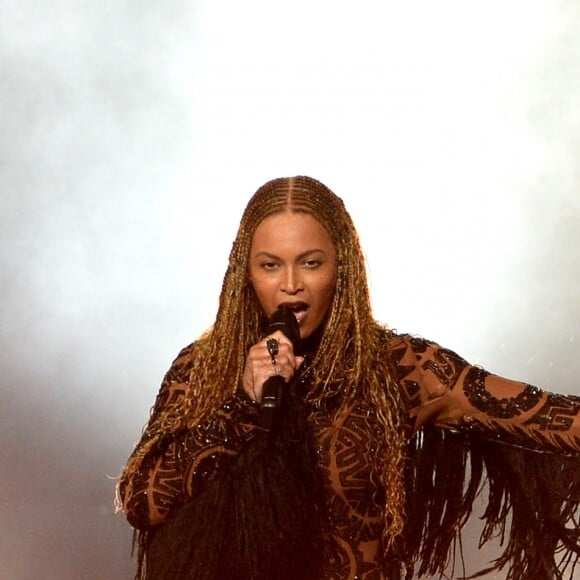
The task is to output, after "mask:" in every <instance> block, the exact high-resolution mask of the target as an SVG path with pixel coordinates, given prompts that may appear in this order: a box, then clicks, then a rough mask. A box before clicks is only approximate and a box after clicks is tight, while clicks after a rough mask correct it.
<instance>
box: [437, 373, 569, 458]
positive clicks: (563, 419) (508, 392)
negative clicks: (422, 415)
mask: <svg viewBox="0 0 580 580" xmlns="http://www.w3.org/2000/svg"><path fill="white" fill-rule="evenodd" d="M450 395H451V398H450V401H449V403H448V405H447V409H446V411H445V412H444V413H442V414H441V416H440V417H438V420H437V423H438V424H439V425H442V426H451V427H453V426H456V427H458V428H460V429H461V430H467V431H473V432H477V433H479V434H481V435H483V436H486V437H489V438H493V439H495V440H498V441H503V442H505V443H509V444H511V445H517V446H520V447H525V448H527V449H532V450H535V451H549V452H557V453H565V454H580V397H576V396H573V395H567V396H565V395H557V394H553V393H548V392H545V391H542V390H541V389H539V388H537V387H534V386H532V385H528V384H525V383H521V382H518V381H511V380H508V379H504V378H502V377H498V376H495V375H492V374H490V373H488V372H486V371H485V370H483V369H481V368H478V367H469V368H467V369H466V370H465V372H464V373H463V375H462V377H461V380H460V381H459V382H458V384H457V385H456V386H455V387H454V389H453V390H452V391H451V394H450Z"/></svg>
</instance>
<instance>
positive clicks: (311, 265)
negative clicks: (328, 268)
mask: <svg viewBox="0 0 580 580" xmlns="http://www.w3.org/2000/svg"><path fill="white" fill-rule="evenodd" d="M321 264H322V262H321V261H320V260H314V259H310V260H305V261H304V266H305V267H306V268H308V269H309V270H315V269H316V268H318V267H320V265H321Z"/></svg>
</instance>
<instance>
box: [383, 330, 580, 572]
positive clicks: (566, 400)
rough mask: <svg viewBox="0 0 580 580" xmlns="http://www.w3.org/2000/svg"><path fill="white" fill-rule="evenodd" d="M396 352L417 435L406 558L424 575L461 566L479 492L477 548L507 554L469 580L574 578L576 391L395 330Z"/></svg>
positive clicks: (578, 538)
mask: <svg viewBox="0 0 580 580" xmlns="http://www.w3.org/2000/svg"><path fill="white" fill-rule="evenodd" d="M389 355H390V359H391V361H392V363H393V366H392V372H393V378H394V380H395V382H396V384H397V386H398V388H399V389H400V392H401V394H402V397H403V400H404V403H405V407H406V410H407V413H408V416H409V418H410V424H411V428H412V432H413V434H414V435H415V436H414V437H411V438H410V440H409V461H408V467H407V470H406V481H407V505H406V514H407V523H406V531H405V553H406V559H407V562H409V563H410V566H411V568H413V566H416V568H417V577H422V576H423V575H426V574H443V573H446V572H447V571H448V570H447V567H448V566H450V567H451V568H453V563H454V562H455V561H456V556H457V554H456V552H455V547H456V546H459V550H460V552H461V546H462V531H463V527H464V525H465V524H466V522H467V521H468V520H469V518H470V515H471V513H472V510H473V509H474V505H475V500H476V498H479V501H480V502H482V506H483V508H482V513H481V520H482V522H483V529H482V531H481V535H480V543H479V548H481V547H482V546H483V545H485V544H487V543H488V542H490V541H491V540H492V539H494V538H495V539H499V543H500V547H501V551H500V553H499V555H498V556H497V557H496V558H495V559H494V560H493V561H492V562H490V563H489V566H488V567H487V568H485V569H484V570H482V571H481V572H479V573H478V574H476V575H474V576H470V577H476V576H477V577H479V576H481V575H484V574H487V573H490V572H497V571H504V572H505V573H506V575H505V577H506V578H507V580H519V579H520V578H534V579H537V580H555V579H557V580H564V579H567V578H571V577H573V574H574V568H575V566H576V564H577V563H578V562H580V528H579V527H578V521H579V520H578V517H579V516H580V418H579V414H580V398H579V397H577V396H573V395H568V396H564V395H556V394H552V393H548V392H544V391H542V390H541V389H539V388H537V387H534V386H532V385H528V384H525V383H521V382H517V381H512V380H509V379H504V378H501V377H498V376H496V375H493V374H491V373H489V372H487V371H485V370H484V369H482V368H480V367H477V366H473V365H470V364H469V363H467V362H466V361H465V360H464V359H462V358H461V357H459V356H458V355H457V354H455V353H454V352H452V351H450V350H447V349H445V348H442V347H440V346H439V345H437V344H435V343H433V342H429V341H426V340H423V339H419V338H414V337H411V336H407V335H402V336H393V338H392V340H391V344H390V349H389ZM460 558H462V556H461V554H460ZM413 577H415V576H413Z"/></svg>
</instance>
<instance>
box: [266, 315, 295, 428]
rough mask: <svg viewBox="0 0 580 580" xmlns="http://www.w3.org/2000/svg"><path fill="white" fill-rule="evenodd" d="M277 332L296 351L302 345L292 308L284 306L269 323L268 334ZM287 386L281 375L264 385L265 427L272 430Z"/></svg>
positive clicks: (270, 379)
mask: <svg viewBox="0 0 580 580" xmlns="http://www.w3.org/2000/svg"><path fill="white" fill-rule="evenodd" d="M277 330H281V331H282V332H283V333H284V334H285V335H286V336H287V337H288V339H290V342H291V343H292V347H293V348H294V350H295V351H296V350H297V349H298V347H299V343H300V327H299V326H298V321H297V320H296V316H294V313H293V312H292V310H290V308H288V307H287V306H282V307H281V308H278V310H276V312H274V314H272V317H271V318H270V321H269V322H268V331H267V333H266V334H272V333H274V332H276V331H277ZM285 384H286V379H284V377H282V376H280V375H275V376H273V377H270V378H269V379H267V380H266V382H265V383H264V386H263V389H262V404H261V405H260V409H261V417H260V422H261V424H262V426H263V427H265V428H266V429H268V431H269V430H270V429H271V428H272V425H273V423H274V417H275V415H276V413H277V411H278V409H279V408H280V404H281V402H282V390H283V388H284V385H285Z"/></svg>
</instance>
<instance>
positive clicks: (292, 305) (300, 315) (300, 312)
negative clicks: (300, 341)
mask: <svg viewBox="0 0 580 580" xmlns="http://www.w3.org/2000/svg"><path fill="white" fill-rule="evenodd" d="M282 306H285V307H286V308H288V309H289V310H291V311H292V313H293V314H294V316H296V320H297V321H298V324H302V322H303V321H304V317H305V316H306V312H307V310H308V304H306V302H284V303H282V304H279V305H278V308H281V307H282Z"/></svg>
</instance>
